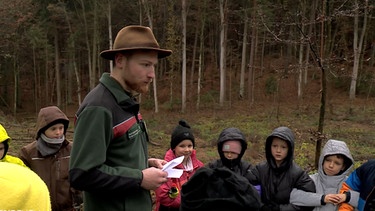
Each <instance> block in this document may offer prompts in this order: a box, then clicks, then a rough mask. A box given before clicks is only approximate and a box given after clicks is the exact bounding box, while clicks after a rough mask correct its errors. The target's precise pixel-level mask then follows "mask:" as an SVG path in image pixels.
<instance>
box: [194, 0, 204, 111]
mask: <svg viewBox="0 0 375 211" xmlns="http://www.w3.org/2000/svg"><path fill="white" fill-rule="evenodd" d="M203 3H204V6H203V8H206V0H204V2H203ZM204 12H205V11H203V12H202V13H201V14H202V21H201V30H200V38H199V64H198V82H197V104H196V108H197V110H198V109H199V106H200V97H201V96H200V95H201V78H202V72H203V71H202V70H203V61H204V28H205V23H206V16H205V13H204Z"/></svg>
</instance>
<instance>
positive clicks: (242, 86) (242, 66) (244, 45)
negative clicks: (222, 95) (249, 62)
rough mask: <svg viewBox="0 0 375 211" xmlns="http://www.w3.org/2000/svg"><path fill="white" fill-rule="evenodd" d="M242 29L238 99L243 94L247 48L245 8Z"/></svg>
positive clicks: (241, 97) (242, 96)
mask: <svg viewBox="0 0 375 211" xmlns="http://www.w3.org/2000/svg"><path fill="white" fill-rule="evenodd" d="M244 16H245V17H244V19H245V23H244V28H243V37H242V55H241V73H240V99H243V98H244V92H245V68H246V58H247V56H246V47H247V28H248V21H247V8H245V14H244Z"/></svg>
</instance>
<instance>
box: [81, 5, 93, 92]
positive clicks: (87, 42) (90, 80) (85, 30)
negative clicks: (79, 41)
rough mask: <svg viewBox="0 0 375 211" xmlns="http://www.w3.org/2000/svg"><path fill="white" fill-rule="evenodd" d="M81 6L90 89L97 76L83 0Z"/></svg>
mask: <svg viewBox="0 0 375 211" xmlns="http://www.w3.org/2000/svg"><path fill="white" fill-rule="evenodd" d="M81 6H82V11H83V13H82V18H83V28H84V32H85V33H84V34H85V41H86V48H87V54H88V55H87V59H88V61H87V62H88V67H89V85H90V90H91V89H93V88H94V87H95V84H96V78H95V73H94V71H95V70H93V69H92V64H91V47H90V39H89V31H88V25H87V19H86V11H85V3H84V1H83V0H81Z"/></svg>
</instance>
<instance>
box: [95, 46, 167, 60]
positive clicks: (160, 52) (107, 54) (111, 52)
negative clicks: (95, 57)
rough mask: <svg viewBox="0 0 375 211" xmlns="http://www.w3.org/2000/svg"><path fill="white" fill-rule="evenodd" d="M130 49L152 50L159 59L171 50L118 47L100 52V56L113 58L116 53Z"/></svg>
mask: <svg viewBox="0 0 375 211" xmlns="http://www.w3.org/2000/svg"><path fill="white" fill-rule="evenodd" d="M132 50H154V51H156V52H157V53H158V58H159V59H161V58H165V57H167V56H170V55H171V54H172V51H171V50H166V49H160V48H147V47H146V48H120V49H112V50H105V51H102V52H101V53H100V56H101V57H103V58H104V59H108V60H114V59H115V55H116V53H118V52H122V51H132Z"/></svg>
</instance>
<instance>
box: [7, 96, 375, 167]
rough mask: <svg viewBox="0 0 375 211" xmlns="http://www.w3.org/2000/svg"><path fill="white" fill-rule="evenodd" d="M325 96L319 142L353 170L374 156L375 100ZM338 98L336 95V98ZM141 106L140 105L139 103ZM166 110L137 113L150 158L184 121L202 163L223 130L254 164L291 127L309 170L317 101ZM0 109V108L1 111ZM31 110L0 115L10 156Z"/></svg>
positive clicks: (213, 154)
mask: <svg viewBox="0 0 375 211" xmlns="http://www.w3.org/2000/svg"><path fill="white" fill-rule="evenodd" d="M331 96H334V97H328V98H327V105H326V112H325V118H324V128H323V129H324V130H323V135H321V137H323V143H322V146H324V143H325V141H326V140H328V139H338V140H342V141H345V142H346V143H347V144H348V146H349V148H350V150H351V152H352V155H353V157H354V159H355V161H356V166H359V165H360V163H362V162H364V161H366V160H367V159H370V158H374V155H375V140H374V137H375V99H373V98H369V99H364V98H360V97H358V98H356V99H355V100H349V99H348V97H347V96H343V95H335V94H333V95H331ZM340 96H341V97H340ZM141 107H142V103H141ZM77 108H78V106H69V107H68V108H66V109H65V110H64V111H65V112H66V114H67V115H68V117H69V118H70V120H71V121H70V126H69V129H68V131H67V138H68V140H71V141H73V132H74V129H73V122H74V114H75V112H76V110H77ZM178 110H179V108H174V109H168V108H165V107H163V106H161V108H160V111H159V112H158V113H155V112H154V111H153V110H152V109H148V110H146V109H141V112H142V115H143V118H144V119H145V120H146V123H147V128H148V131H149V135H150V139H151V141H150V144H149V155H150V157H158V158H163V157H164V154H165V152H166V150H168V148H169V146H170V145H169V143H170V134H171V132H172V130H173V129H174V127H175V126H176V125H177V123H178V120H179V119H185V120H186V121H187V122H188V123H189V124H190V125H191V127H192V129H193V132H194V134H195V137H196V150H197V155H198V158H199V159H200V160H202V161H203V162H204V163H207V162H210V161H212V160H214V159H217V158H218V157H219V156H218V153H217V149H216V140H217V137H218V136H219V133H220V132H221V131H222V130H223V129H224V128H226V127H238V128H239V129H241V130H242V131H243V132H244V134H245V135H246V137H247V140H248V150H247V151H246V153H245V155H244V159H245V160H248V161H250V162H251V163H253V164H255V163H258V162H260V161H262V160H264V159H265V156H264V141H265V139H266V137H267V136H268V134H270V133H271V131H272V130H273V129H274V128H276V127H278V126H282V125H284V126H288V127H290V128H291V129H292V130H293V131H294V132H295V135H296V144H295V160H296V162H297V163H298V164H299V165H301V166H302V167H303V168H304V169H306V170H308V171H314V160H315V148H316V140H317V134H318V133H317V132H316V131H317V129H318V123H319V112H320V99H319V97H317V98H309V99H305V100H301V101H299V102H298V101H296V100H283V101H282V102H272V103H270V102H268V101H263V102H262V101H258V102H257V103H252V104H250V103H248V102H246V101H236V102H235V103H229V102H226V103H225V106H223V107H220V106H218V105H213V106H211V107H203V108H200V109H196V108H188V109H187V111H186V112H184V113H182V112H180V111H178ZM1 112H2V111H1V110H0V113H1ZM36 117H37V114H35V111H33V112H28V111H23V112H22V113H20V114H18V115H17V117H13V116H12V115H6V113H3V114H1V115H0V122H1V123H2V124H3V125H4V127H5V128H6V130H7V131H8V134H9V136H10V137H11V138H12V142H11V144H10V150H9V153H10V154H12V155H17V154H18V152H19V149H20V148H21V147H22V146H23V145H25V144H27V143H30V142H31V141H33V139H34V134H35V121H36Z"/></svg>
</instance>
